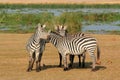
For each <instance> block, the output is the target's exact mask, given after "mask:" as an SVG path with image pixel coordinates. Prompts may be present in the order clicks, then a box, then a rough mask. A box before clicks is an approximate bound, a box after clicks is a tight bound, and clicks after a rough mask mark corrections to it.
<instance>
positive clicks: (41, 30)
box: [36, 23, 50, 39]
mask: <svg viewBox="0 0 120 80" xmlns="http://www.w3.org/2000/svg"><path fill="white" fill-rule="evenodd" d="M45 27H46V25H41V24H40V23H39V24H38V25H37V27H36V36H37V38H38V39H48V37H49V35H50V32H47V31H46V29H45Z"/></svg>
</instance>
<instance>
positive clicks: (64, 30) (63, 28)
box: [55, 25, 85, 68]
mask: <svg viewBox="0 0 120 80" xmlns="http://www.w3.org/2000/svg"><path fill="white" fill-rule="evenodd" d="M55 30H56V32H58V33H59V34H60V35H62V36H73V37H81V36H84V35H85V34H84V33H75V34H73V35H69V34H68V32H67V26H62V25H58V26H55ZM81 57H82V64H81ZM59 59H60V63H59V67H61V66H62V56H61V54H60V53H59ZM78 59H79V67H81V66H82V68H84V67H85V54H80V55H78ZM69 60H70V64H69V67H72V66H73V61H74V55H70V57H69Z"/></svg>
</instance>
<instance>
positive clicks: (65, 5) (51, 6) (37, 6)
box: [0, 4, 120, 9]
mask: <svg viewBox="0 0 120 80" xmlns="http://www.w3.org/2000/svg"><path fill="white" fill-rule="evenodd" d="M0 8H11V9H17V8H19V9H20V8H71V9H74V8H120V5H119V4H87V5H85V4H0Z"/></svg>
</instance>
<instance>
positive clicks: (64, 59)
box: [63, 55, 68, 71]
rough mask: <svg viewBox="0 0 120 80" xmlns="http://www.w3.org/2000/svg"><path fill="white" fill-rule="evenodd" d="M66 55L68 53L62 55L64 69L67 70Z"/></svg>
mask: <svg viewBox="0 0 120 80" xmlns="http://www.w3.org/2000/svg"><path fill="white" fill-rule="evenodd" d="M67 56H68V55H64V56H63V63H64V71H67V70H68V64H67Z"/></svg>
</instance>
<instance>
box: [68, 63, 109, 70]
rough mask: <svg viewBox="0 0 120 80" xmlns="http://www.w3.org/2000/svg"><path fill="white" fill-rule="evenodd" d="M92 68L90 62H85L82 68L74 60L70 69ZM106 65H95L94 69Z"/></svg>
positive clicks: (102, 68)
mask: <svg viewBox="0 0 120 80" xmlns="http://www.w3.org/2000/svg"><path fill="white" fill-rule="evenodd" d="M91 68H92V62H85V67H84V68H82V67H81V66H80V67H79V63H78V62H74V63H73V66H72V68H70V69H91ZM106 68H107V67H105V66H102V65H96V70H104V69H106Z"/></svg>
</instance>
